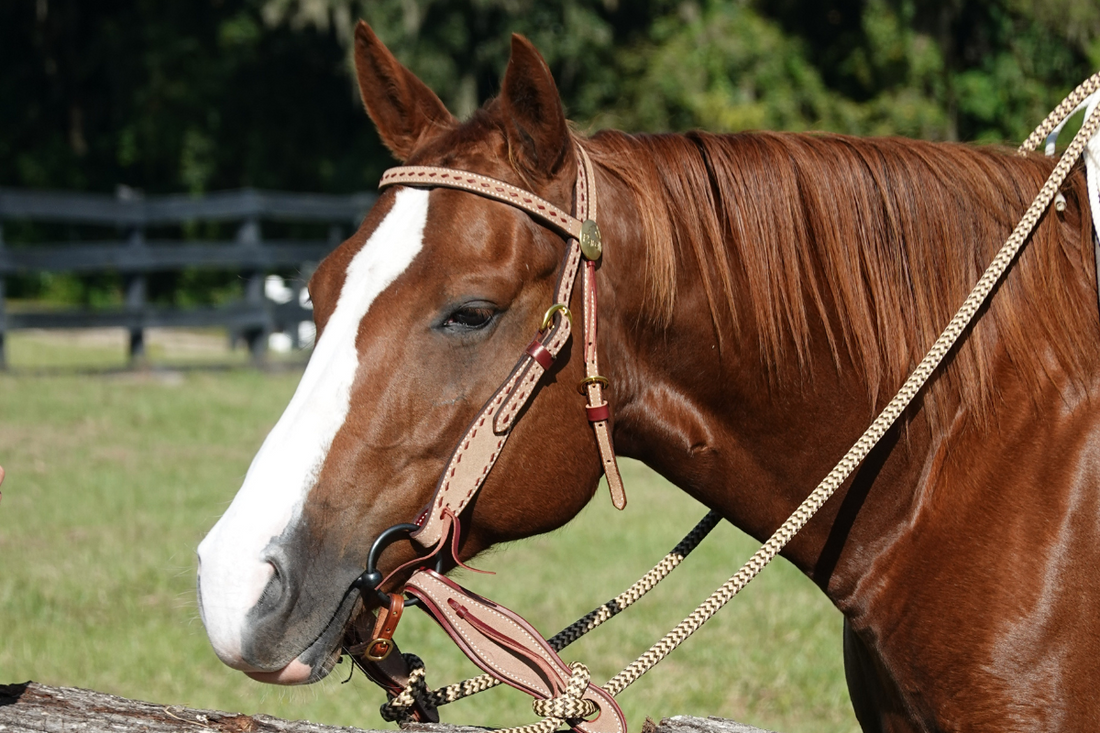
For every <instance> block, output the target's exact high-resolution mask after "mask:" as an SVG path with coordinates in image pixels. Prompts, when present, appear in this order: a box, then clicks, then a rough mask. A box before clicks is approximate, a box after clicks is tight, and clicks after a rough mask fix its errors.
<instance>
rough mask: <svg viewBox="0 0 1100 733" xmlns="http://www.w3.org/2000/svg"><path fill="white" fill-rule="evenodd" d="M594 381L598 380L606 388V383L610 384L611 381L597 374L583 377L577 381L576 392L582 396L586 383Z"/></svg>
mask: <svg viewBox="0 0 1100 733" xmlns="http://www.w3.org/2000/svg"><path fill="white" fill-rule="evenodd" d="M596 382H599V384H600V386H601V387H603V388H604V389H607V387H608V385H610V384H611V382H609V381H608V380H607V377H601V376H600V375H599V374H597V375H595V376H593V377H585V378H584V379H582V380H581V381H579V382H577V394H579V395H580V396H581V397H584V391H585V388H586V387H588V385H590V384H594V383H596Z"/></svg>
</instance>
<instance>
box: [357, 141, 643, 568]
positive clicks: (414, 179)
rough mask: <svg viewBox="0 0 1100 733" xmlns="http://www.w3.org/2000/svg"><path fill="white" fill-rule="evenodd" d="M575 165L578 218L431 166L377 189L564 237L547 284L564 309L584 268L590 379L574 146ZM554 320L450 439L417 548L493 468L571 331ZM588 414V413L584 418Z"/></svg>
mask: <svg viewBox="0 0 1100 733" xmlns="http://www.w3.org/2000/svg"><path fill="white" fill-rule="evenodd" d="M577 151H578V158H579V160H580V164H579V165H578V166H577V182H576V189H575V209H576V213H577V216H578V217H581V218H577V217H574V216H571V215H569V214H566V213H565V212H564V211H562V210H561V209H559V208H558V207H556V206H554V205H553V204H551V203H550V202H549V201H546V200H545V199H542V198H540V197H538V196H536V195H534V194H532V193H530V192H529V191H525V190H524V189H521V188H518V187H516V186H513V185H511V184H508V183H505V182H503V181H498V180H496V179H493V178H490V177H488V176H483V175H480V174H477V173H470V172H467V171H456V170H452V169H448V168H439V167H434V166H402V167H398V168H391V169H390V170H388V171H386V172H385V173H384V174H383V175H382V179H381V181H380V182H379V187H380V188H384V187H388V186H394V185H408V186H426V187H443V188H456V189H460V190H464V191H469V192H471V193H476V194H478V195H481V196H485V197H487V198H491V199H495V200H497V201H501V202H504V203H507V204H509V205H512V206H516V207H518V208H520V209H521V210H523V211H526V212H527V213H529V214H531V215H532V216H534V217H535V218H536V219H538V220H539V221H541V222H542V223H543V224H545V225H547V226H549V227H550V228H552V229H554V230H555V231H556V232H558V233H560V234H562V235H564V236H565V237H566V238H567V242H568V243H567V249H566V255H565V258H564V264H563V267H562V271H561V273H560V275H559V279H558V283H557V286H556V287H555V291H554V296H555V300H554V302H555V303H560V304H563V305H566V306H567V305H568V304H569V303H570V301H571V297H572V292H573V285H574V283H575V281H576V278H577V274H578V272H579V270H580V267H581V263H582V261H583V262H584V267H585V276H584V280H585V286H584V290H585V293H584V302H585V305H584V328H585V332H586V339H587V343H586V348H585V350H584V351H585V374H586V376H594V375H596V374H597V372H598V370H597V366H596V332H595V326H596V297H595V293H596V290H595V269H596V268H595V262H593V261H590V260H585V258H584V257H583V256H582V254H581V248H580V244H579V241H578V238H579V237H580V235H581V227H582V224H583V221H582V219H589V218H593V219H594V215H595V204H596V197H595V186H594V183H595V181H594V177H593V170H592V163H591V161H590V160H589V158H588V155H587V154H586V153H585V152H584V151H583V149H581V148H580V146H577ZM554 318H555V322H554V323H553V325H551V326H550V327H549V328H548V329H547V331H546V332H545V333H542V332H540V333H539V334H538V335H537V336H536V338H535V340H534V341H533V342H532V343H531V344H530V345H529V346H528V347H527V349H526V350H525V352H524V353H523V355H522V356H521V357H520V359H519V361H518V362H517V363H516V365H515V367H513V369H512V371H511V373H510V374H509V376H508V378H507V379H505V381H504V384H502V385H501V386H500V387H499V388H498V389H497V391H496V392H495V393H494V394H493V396H492V397H490V398H489V401H488V402H487V403H486V404H485V405H484V406H483V407H482V408H481V410H480V411H479V412H478V414H477V415H476V416H475V417H474V419H473V421H472V422H471V424H470V425H469V427H468V428H467V430H466V432H465V434H464V435H463V437H462V439H461V440H460V441H459V442H458V445H457V446H456V447H455V449H454V451H453V452H452V454H451V457H450V459H449V460H448V462H447V466H446V468H445V469H444V471H443V474H442V475H441V476H440V478H439V482H438V483H437V484H436V489H435V492H434V494H433V496H432V501H431V504H430V505H429V507H428V509H427V511H426V512H425V514H424V517H423V519H422V520H421V528H420V530H418V531H417V532H415V533H414V534H413V539H414V540H416V542H417V543H419V544H420V545H421V546H423V547H425V548H429V549H430V548H434V547H436V546H437V545H439V543H440V542H442V541H443V540H444V539H445V537H446V534H447V533H448V532H449V531H450V529H451V527H452V526H453V525H452V523H451V522H450V521H448V513H450V514H451V515H452V516H455V517H457V516H458V515H459V514H460V513H461V512H462V510H463V509H465V508H466V507H467V506H468V505H469V503H470V502H471V501H472V500H473V497H474V496H475V495H476V493H477V491H478V490H479V489H480V488H481V486H482V484H483V483H484V481H485V478H486V477H487V476H488V474H489V471H490V469H492V467H493V465H495V463H496V461H497V459H498V458H499V457H500V453H501V451H502V450H503V448H504V444H505V443H506V442H507V440H508V436H509V435H510V434H511V429H512V427H513V426H514V425H515V420H516V417H517V416H518V415H519V414H520V412H521V411H522V409H523V407H524V406H525V405H526V404H527V402H528V400H529V399H530V398H531V395H532V394H534V391H535V387H536V386H537V385H538V383H539V380H540V379H541V378H542V375H543V374H544V373H545V372H546V371H547V370H548V369H549V368H550V367H551V366H552V365H553V361H554V359H556V358H557V356H558V354H559V353H560V352H561V350H562V348H564V346H565V344H566V343H567V342H568V340H569V337H570V335H571V333H572V323H571V319H570V318H568V317H564V316H563V315H562V314H561V313H558V314H556V315H555V317H554ZM601 395H602V393H601V385H600V383H599V382H591V381H590V382H588V388H587V396H588V403H589V407H590V408H592V407H597V408H602V407H605V406H606V401H605V400H604V399H603V398H602V396H601ZM592 415H593V413H592V412H591V411H590V412H589V416H590V419H591V418H592ZM596 415H598V416H601V417H602V419H592V425H593V428H594V430H595V433H596V440H597V445H598V446H599V451H600V457H601V464H602V466H603V469H604V473H605V474H606V475H607V477H608V484H609V486H610V487H611V495H612V500H613V502H614V504H615V506H616V507H618V508H619V509H622V508H623V507H624V506H625V505H626V496H625V491H624V490H623V485H622V479H621V477H620V474H619V470H618V466H617V464H616V461H615V455H614V448H613V445H612V443H611V435H610V428H609V418H610V413H609V411H607V410H605V411H603V412H598V413H596Z"/></svg>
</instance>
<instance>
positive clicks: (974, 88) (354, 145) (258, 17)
mask: <svg viewBox="0 0 1100 733" xmlns="http://www.w3.org/2000/svg"><path fill="white" fill-rule="evenodd" d="M359 17H362V18H365V19H366V20H367V21H368V22H370V23H371V24H372V26H373V27H374V28H375V30H376V32H377V33H378V35H379V36H380V37H381V38H382V39H383V40H384V41H385V42H386V43H387V44H388V45H389V46H390V47H391V48H392V49H393V50H394V52H395V53H396V54H397V55H398V57H399V58H400V59H401V60H402V61H403V62H404V63H406V64H407V65H408V66H409V67H410V68H412V69H413V70H414V71H415V72H416V73H417V74H418V75H420V76H421V78H423V79H424V80H425V81H426V82H427V83H428V84H429V85H430V86H431V87H432V88H433V89H435V90H436V91H437V92H438V93H439V94H440V96H441V97H442V98H443V100H444V101H445V102H446V103H447V104H448V106H450V108H451V109H452V111H454V112H455V113H456V114H458V115H459V116H463V115H465V114H469V112H470V111H472V110H473V109H474V108H475V107H476V106H477V105H478V104H480V103H481V102H482V101H484V100H485V99H486V98H487V97H489V96H491V95H493V94H494V93H496V91H497V88H498V84H499V78H500V73H501V72H502V70H503V68H504V64H505V62H506V61H507V57H508V49H509V35H510V33H511V32H513V31H515V32H519V33H523V34H525V35H527V36H528V37H529V38H531V39H532V40H533V41H534V42H535V43H536V45H537V46H538V47H539V48H540V49H541V50H542V52H543V54H544V55H545V56H546V59H547V61H548V62H549V63H550V65H551V68H552V69H553V71H554V74H555V77H556V79H557V80H558V84H559V86H560V88H561V91H562V95H563V98H564V100H565V103H566V106H567V108H568V111H569V114H570V116H571V117H572V118H573V119H574V120H576V121H577V122H579V123H580V124H581V125H582V126H583V127H585V128H586V129H596V128H599V127H606V126H616V127H621V128H624V129H631V130H651V131H653V130H680V129H687V128H692V127H703V128H706V129H709V130H714V131H724V130H740V129H748V128H770V129H793V130H815V129H816V130H836V131H842V132H849V133H855V134H904V135H911V136H919V137H925V138H933V139H962V140H1004V141H1010V142H1015V141H1018V140H1020V139H1021V138H1023V137H1024V136H1025V135H1026V134H1027V132H1029V131H1030V129H1031V128H1032V126H1034V125H1035V124H1036V123H1037V122H1038V121H1039V120H1041V119H1042V117H1043V116H1044V115H1045V114H1046V112H1047V111H1049V109H1050V108H1051V107H1052V106H1053V105H1054V104H1055V103H1057V101H1058V100H1059V99H1060V98H1061V96H1062V95H1063V94H1065V93H1066V92H1067V91H1068V90H1069V89H1071V88H1072V87H1073V86H1074V85H1076V84H1077V83H1078V82H1079V81H1081V80H1082V79H1083V78H1085V77H1086V76H1087V75H1088V74H1089V73H1091V72H1092V71H1094V70H1095V69H1096V68H1098V67H1100V3H1097V2H1096V1H1095V0H921V2H919V3H918V2H916V1H915V0H833V1H832V2H825V1H822V0H740V1H739V0H560V1H559V2H547V1H546V0H192V1H189V2H183V1H181V0H175V1H168V2H163V1H161V2H158V1H157V0H98V1H97V2H96V3H87V2H79V0H9V1H8V2H5V3H0V110H2V112H0V185H3V186H28V187H36V188H75V189H87V190H99V191H111V190H114V188H115V187H116V185H119V184H125V185H128V186H131V187H135V188H139V189H144V190H147V191H150V192H153V191H156V192H162V191H181V190H182V191H192V192H196V193H197V192H201V191H205V190H212V189H222V188H235V187H239V186H246V185H247V186H259V187H266V188H280V189H290V190H317V191H334V192H341V191H351V190H360V189H369V188H372V187H373V186H374V182H375V181H376V180H377V176H378V174H379V172H380V171H381V170H382V169H383V168H385V167H387V166H388V165H390V164H391V161H390V160H389V158H388V155H387V154H386V153H385V151H384V150H383V148H382V147H381V145H380V144H379V142H378V140H377V137H376V136H375V134H374V132H373V130H372V129H371V126H370V124H369V123H368V122H367V120H366V118H365V115H364V114H363V112H362V111H361V106H360V103H359V101H358V99H357V96H356V92H355V88H354V84H353V81H352V79H351V75H350V72H349V69H350V66H349V63H348V53H349V47H350V38H351V33H352V28H353V23H354V20H355V19H357V18H359Z"/></svg>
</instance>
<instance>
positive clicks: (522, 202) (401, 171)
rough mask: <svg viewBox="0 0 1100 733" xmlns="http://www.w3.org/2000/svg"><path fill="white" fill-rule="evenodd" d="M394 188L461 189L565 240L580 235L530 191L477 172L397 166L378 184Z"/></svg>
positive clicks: (576, 224)
mask: <svg viewBox="0 0 1100 733" xmlns="http://www.w3.org/2000/svg"><path fill="white" fill-rule="evenodd" d="M397 185H406V186H446V187H447V188H461V189H462V190H464V191H470V192H471V193H476V194H479V195H481V196H485V197H487V198H491V199H497V200H498V201H503V202H504V203H507V204H511V205H512V206H515V207H518V208H520V209H523V210H524V211H526V212H527V213H528V214H531V215H532V216H534V217H536V218H538V219H540V220H541V221H543V222H544V223H546V224H547V225H549V226H550V227H552V228H553V229H555V230H556V231H557V232H558V233H559V234H562V235H564V236H566V237H573V238H577V237H580V235H581V220H580V219H574V218H573V217H572V216H570V215H569V214H566V213H565V212H564V211H562V210H561V209H559V208H558V207H557V206H554V205H553V204H552V203H550V202H549V201H547V200H546V199H543V198H539V197H538V196H536V195H535V194H533V193H531V192H530V191H525V190H523V189H522V188H518V187H516V186H513V185H511V184H509V183H505V182H504V181H498V180H496V179H495V178H489V177H488V176H483V175H481V174H479V173H470V172H468V171H459V170H454V169H451V168H437V167H435V166H399V167H397V168H390V169H389V170H388V171H386V172H385V173H383V174H382V178H381V180H379V181H378V187H379V188H385V187H387V186H397Z"/></svg>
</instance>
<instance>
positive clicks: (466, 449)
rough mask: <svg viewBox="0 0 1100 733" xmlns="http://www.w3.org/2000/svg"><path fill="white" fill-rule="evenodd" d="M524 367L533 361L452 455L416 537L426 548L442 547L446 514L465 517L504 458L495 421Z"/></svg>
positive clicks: (494, 400) (517, 372) (502, 390)
mask: <svg viewBox="0 0 1100 733" xmlns="http://www.w3.org/2000/svg"><path fill="white" fill-rule="evenodd" d="M524 363H531V358H530V357H528V356H527V355H526V354H525V355H524V356H523V358H522V360H521V361H520V363H519V364H517V367H516V369H515V370H513V372H512V375H511V376H510V377H509V378H508V379H507V380H506V381H505V383H504V384H503V385H501V387H500V389H498V390H497V393H496V394H495V395H494V396H493V397H492V398H491V399H490V400H489V402H487V403H486V404H485V406H484V407H482V408H481V412H479V413H478V414H477V417H475V418H474V421H473V422H472V423H471V425H470V427H469V428H468V429H467V430H466V434H465V435H463V436H462V440H461V441H459V444H458V446H457V447H456V448H455V450H454V452H453V453H452V454H451V459H450V461H449V462H448V463H447V467H446V468H445V469H444V470H443V475H442V476H441V477H440V479H439V483H438V484H437V485H436V490H435V494H434V496H433V497H432V505H431V507H430V511H429V512H428V514H427V517H426V518H425V520H424V524H423V526H422V527H421V528H420V530H419V531H417V532H415V533H413V535H412V538H413V539H414V540H416V542H417V543H418V544H420V545H421V546H422V547H425V548H432V547H435V546H436V545H438V544H439V542H440V541H441V540H442V539H443V537H444V534H445V532H444V530H445V529H448V528H449V526H450V525H449V524H448V523H447V522H446V521H445V515H446V511H445V510H447V509H449V510H450V511H451V512H452V513H453V514H454V515H455V516H458V515H459V514H461V513H462V510H463V509H465V508H466V505H467V504H468V503H469V502H470V499H471V498H473V495H474V493H475V492H476V491H477V490H478V489H479V488H481V484H482V483H483V482H484V481H485V477H486V476H487V475H488V473H489V469H490V468H492V467H493V464H494V463H496V460H497V458H498V457H499V456H500V451H501V449H502V448H503V447H504V443H505V441H506V440H507V435H504V436H500V435H498V434H496V433H495V432H494V431H493V424H492V421H493V417H494V416H495V415H496V413H497V411H498V410H499V409H500V407H501V405H503V404H504V402H505V400H506V399H507V398H508V395H509V394H510V393H511V392H512V390H514V389H515V386H516V383H517V382H518V380H519V379H520V377H521V376H523V373H524V370H523V369H522V366H523V365H524Z"/></svg>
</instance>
